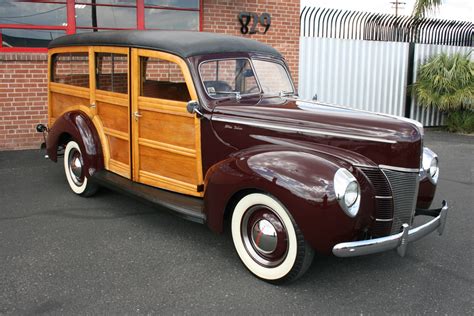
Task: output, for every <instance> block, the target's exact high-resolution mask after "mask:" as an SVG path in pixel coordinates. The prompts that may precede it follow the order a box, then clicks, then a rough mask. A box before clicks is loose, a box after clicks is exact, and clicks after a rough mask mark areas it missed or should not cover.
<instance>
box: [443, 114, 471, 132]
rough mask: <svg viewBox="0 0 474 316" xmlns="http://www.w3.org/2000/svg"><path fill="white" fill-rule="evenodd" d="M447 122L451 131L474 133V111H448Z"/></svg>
mask: <svg viewBox="0 0 474 316" xmlns="http://www.w3.org/2000/svg"><path fill="white" fill-rule="evenodd" d="M446 124H447V127H448V130H449V131H450V132H455V133H465V134H471V133H474V111H472V110H459V111H452V112H449V113H448V116H447V118H446Z"/></svg>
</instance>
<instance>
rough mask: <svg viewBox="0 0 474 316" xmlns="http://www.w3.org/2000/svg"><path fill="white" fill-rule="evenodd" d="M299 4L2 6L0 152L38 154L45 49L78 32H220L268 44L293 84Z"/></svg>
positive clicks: (164, 1)
mask: <svg viewBox="0 0 474 316" xmlns="http://www.w3.org/2000/svg"><path fill="white" fill-rule="evenodd" d="M299 2H300V1H299V0H253V1H252V0H136V1H134V0H36V1H27V0H20V1H13V0H0V150H16V149H29V148H38V146H39V145H40V143H41V142H42V141H43V140H42V136H41V135H40V134H38V133H36V131H35V126H36V124H37V123H44V122H47V48H46V47H47V45H48V43H49V42H50V41H51V40H52V39H54V38H57V37H60V36H64V35H66V34H76V33H83V32H94V31H98V32H100V31H106V30H127V29H139V30H146V29H167V30H170V29H171V30H193V31H204V32H218V33H225V34H231V35H236V36H244V37H248V38H252V39H256V40H258V41H261V42H264V43H267V44H269V45H271V46H273V47H275V48H276V49H278V50H279V51H280V52H281V53H282V54H283V55H284V56H285V58H286V60H287V62H288V64H289V66H290V70H291V72H292V75H293V78H294V80H295V83H296V84H297V82H298V47H299V13H300V7H299V6H300V5H299Z"/></svg>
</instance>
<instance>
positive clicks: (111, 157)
mask: <svg viewBox="0 0 474 316" xmlns="http://www.w3.org/2000/svg"><path fill="white" fill-rule="evenodd" d="M128 52H129V50H128V49H127V48H120V47H91V53H90V55H91V56H92V57H91V58H90V59H91V60H92V63H91V65H90V69H91V70H90V71H91V72H93V74H94V75H92V76H91V77H92V79H91V86H92V87H94V88H93V89H91V90H92V92H93V95H91V99H93V103H94V105H95V111H96V114H97V117H98V118H99V119H100V121H101V122H102V126H103V131H104V134H105V135H106V142H107V146H108V157H104V160H105V165H106V169H107V170H109V171H112V172H115V173H117V174H119V175H121V176H123V177H125V178H128V179H130V178H131V153H130V104H129V103H130V99H129V94H127V93H118V92H111V91H105V90H100V89H97V88H96V86H97V83H96V82H97V78H96V76H95V71H96V68H97V67H96V65H95V62H96V59H95V54H96V53H110V54H121V55H126V56H127V58H128V55H129V54H128ZM128 62H130V61H128ZM98 67H100V66H98ZM120 67H121V68H120V72H121V73H120V75H119V76H120V78H118V77H119V76H115V77H114V79H120V82H121V84H125V85H126V86H125V89H122V90H123V91H127V90H128V91H130V89H129V88H127V86H128V85H129V79H128V78H129V74H128V72H126V73H123V71H124V70H125V69H128V66H127V65H125V64H121V65H120ZM110 70H111V69H107V71H109V73H110ZM125 71H126V70H125Z"/></svg>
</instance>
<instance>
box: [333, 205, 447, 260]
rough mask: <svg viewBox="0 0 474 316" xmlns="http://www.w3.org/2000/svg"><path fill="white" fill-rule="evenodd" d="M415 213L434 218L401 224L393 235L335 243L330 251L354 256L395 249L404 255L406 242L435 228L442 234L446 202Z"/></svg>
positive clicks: (414, 239)
mask: <svg viewBox="0 0 474 316" xmlns="http://www.w3.org/2000/svg"><path fill="white" fill-rule="evenodd" d="M416 215H429V216H433V217H435V218H434V219H432V220H431V221H429V222H427V223H425V224H423V225H421V226H418V227H415V228H411V229H410V226H409V225H408V224H403V230H402V232H400V233H398V234H395V235H390V236H387V237H381V238H375V239H369V240H360V241H352V242H343V243H340V244H337V245H335V246H334V247H333V248H332V253H333V254H334V255H335V256H336V257H356V256H363V255H369V254H373V253H378V252H383V251H387V250H391V249H397V252H398V254H399V255H400V256H401V257H404V256H405V253H406V251H407V246H408V243H410V242H413V241H416V240H418V239H421V238H423V237H425V236H426V235H428V234H429V233H431V232H432V231H434V230H435V229H436V230H438V234H439V235H442V234H443V231H444V226H445V224H446V217H447V216H448V203H447V202H446V201H443V203H442V207H441V208H440V209H434V210H416V212H415V216H416Z"/></svg>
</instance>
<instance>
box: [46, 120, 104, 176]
mask: <svg viewBox="0 0 474 316" xmlns="http://www.w3.org/2000/svg"><path fill="white" fill-rule="evenodd" d="M66 135H68V136H70V137H72V139H74V140H75V141H76V142H77V143H78V144H79V147H80V149H81V152H82V158H83V160H84V166H85V170H86V172H87V174H88V176H92V175H93V174H94V173H95V172H96V171H99V170H102V169H104V158H103V154H102V146H101V143H100V138H99V135H98V133H97V130H96V128H95V126H94V123H93V122H92V120H91V119H90V118H89V116H87V114H85V113H84V112H81V111H71V112H67V113H64V114H63V115H62V116H61V117H59V118H58V119H57V120H56V121H55V122H54V124H53V126H51V128H50V129H49V133H48V137H47V139H46V150H47V152H48V156H49V158H50V159H51V160H52V161H54V162H56V161H57V152H58V146H59V145H62V144H61V142H62V141H64V139H65V136H66Z"/></svg>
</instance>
